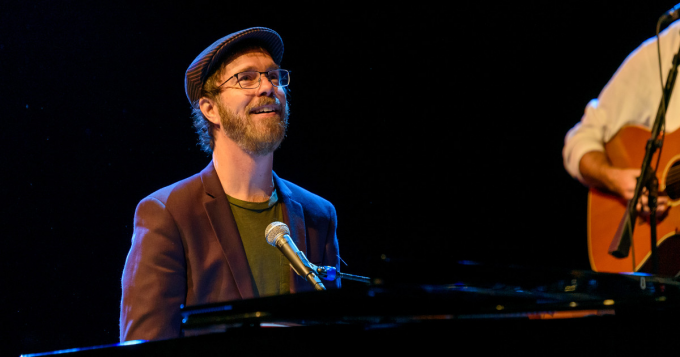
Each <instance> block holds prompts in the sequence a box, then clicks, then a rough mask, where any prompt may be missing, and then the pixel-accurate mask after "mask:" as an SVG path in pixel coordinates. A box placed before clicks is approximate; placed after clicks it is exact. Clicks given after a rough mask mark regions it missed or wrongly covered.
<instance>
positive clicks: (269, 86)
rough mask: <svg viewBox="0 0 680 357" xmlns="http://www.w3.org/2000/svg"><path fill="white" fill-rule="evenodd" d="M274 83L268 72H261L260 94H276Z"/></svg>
mask: <svg viewBox="0 0 680 357" xmlns="http://www.w3.org/2000/svg"><path fill="white" fill-rule="evenodd" d="M274 88H276V87H274V84H273V83H272V81H271V80H270V79H269V76H268V75H266V74H264V73H263V74H261V75H260V89H259V90H260V95H266V96H268V97H270V96H271V95H272V94H274Z"/></svg>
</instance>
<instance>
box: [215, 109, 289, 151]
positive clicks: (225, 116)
mask: <svg viewBox="0 0 680 357" xmlns="http://www.w3.org/2000/svg"><path fill="white" fill-rule="evenodd" d="M277 102H278V100H277V99H274V98H269V97H265V98H261V99H260V100H259V101H258V102H257V103H255V104H253V105H251V106H248V107H246V109H245V113H246V114H245V115H238V114H236V113H234V112H233V111H231V110H230V109H229V108H226V107H225V106H223V105H222V103H221V101H219V100H218V102H217V108H218V110H219V113H220V118H221V124H222V128H223V130H224V132H225V134H226V135H227V136H228V137H229V138H230V139H231V140H234V142H235V143H236V144H237V145H238V146H239V147H240V148H241V149H242V150H243V151H245V152H246V153H248V154H250V155H256V156H265V155H267V154H269V153H272V152H274V150H276V149H277V148H278V147H279V145H281V142H282V141H283V138H284V137H285V136H286V129H287V128H288V102H287V101H286V103H285V104H283V105H280V107H281V110H280V111H279V115H276V116H273V117H270V118H265V119H263V120H261V121H260V122H258V123H256V122H254V121H253V119H252V118H251V116H250V114H249V113H250V110H251V109H252V108H254V107H258V106H261V105H268V104H275V103H277Z"/></svg>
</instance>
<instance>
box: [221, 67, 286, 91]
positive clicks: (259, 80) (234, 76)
mask: <svg viewBox="0 0 680 357" xmlns="http://www.w3.org/2000/svg"><path fill="white" fill-rule="evenodd" d="M273 71H286V73H288V76H289V77H288V84H290V71H289V70H287V69H283V68H276V69H272V70H269V71H264V72H260V71H243V72H238V73H236V74H234V75H233V76H231V77H229V78H227V80H226V81H224V82H222V84H220V85H219V86H217V88H221V87H222V86H223V85H224V84H225V83H227V82H229V80H231V79H232V78H236V83H238V86H239V87H240V88H241V89H257V88H260V86H261V85H262V75H263V74H264V75H265V77H267V80H268V81H269V83H271V84H272V85H273V86H274V87H276V88H285V87H288V84H286V85H282V86H281V85H279V86H277V85H276V84H274V83H273V82H272V80H271V79H269V72H273ZM248 72H255V73H257V74H259V76H258V77H257V87H253V88H243V86H241V81H240V80H239V79H238V77H237V76H238V75H239V74H242V73H248Z"/></svg>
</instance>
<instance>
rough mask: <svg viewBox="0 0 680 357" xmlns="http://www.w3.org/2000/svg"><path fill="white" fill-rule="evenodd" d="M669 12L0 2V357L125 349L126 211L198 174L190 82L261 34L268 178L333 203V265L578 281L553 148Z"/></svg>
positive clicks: (580, 194) (624, 6)
mask: <svg viewBox="0 0 680 357" xmlns="http://www.w3.org/2000/svg"><path fill="white" fill-rule="evenodd" d="M673 5H674V3H673V2H672V1H657V2H653V3H651V2H645V3H644V4H643V3H641V2H620V1H602V2H583V3H572V2H570V3H565V2H559V3H557V2H544V3H543V4H541V5H540V6H534V5H529V4H516V3H511V2H502V3H492V2H480V3H479V4H476V5H472V4H467V5H455V6H453V5H451V6H448V7H444V8H443V7H442V6H441V5H435V4H428V3H423V2H418V6H413V5H410V6H400V7H397V6H396V5H394V4H391V5H390V6H385V7H382V6H372V7H367V6H362V7H355V6H351V5H345V4H344V3H335V5H324V6H322V7H321V8H319V7H318V6H319V5H315V6H310V7H306V8H294V7H289V6H286V5H285V4H281V3H278V4H264V3H261V2H248V3H244V4H243V5H236V4H234V3H228V2H214V3H210V2H195V1H187V2H177V3H176V4H174V5H168V4H166V3H156V4H154V3H150V2H142V3H136V2H122V1H120V2H113V1H110V2H93V1H58V2H57V1H27V2H9V3H3V4H2V7H1V8H0V104H1V107H0V108H1V111H0V113H1V114H0V116H1V118H2V120H1V121H0V122H1V123H2V130H0V145H2V146H1V147H0V148H1V149H2V154H1V155H0V170H1V172H2V175H1V176H0V177H1V178H2V185H0V199H1V200H2V205H1V207H2V208H1V209H2V212H1V215H0V217H2V218H1V219H2V221H1V222H2V226H1V227H2V230H1V232H2V236H1V237H2V242H3V244H2V248H0V249H1V250H0V251H1V252H2V254H1V256H2V260H1V264H2V265H0V267H1V271H2V272H3V273H2V280H0V284H1V285H0V291H1V292H2V294H0V309H1V310H0V311H1V314H0V326H1V327H0V341H2V343H1V344H0V355H10V356H12V355H13V356H17V355H18V354H20V353H35V352H45V351H52V350H57V349H64V348H72V347H83V346H93V345H100V344H109V343H115V342H116V341H117V339H118V312H119V303H120V293H121V291H120V276H121V272H122V268H123V264H124V261H125V257H126V254H127V251H128V249H129V246H130V238H131V224H132V218H133V213H134V209H135V206H136V204H137V202H138V201H139V200H141V199H142V198H143V197H144V196H146V195H147V194H149V193H151V192H153V191H155V190H156V189H158V188H161V187H163V186H166V185H168V184H171V183H173V182H175V181H177V180H180V179H182V178H185V177H188V176H190V175H192V174H194V173H196V172H198V171H200V170H201V169H202V168H203V167H205V165H207V163H208V162H209V158H208V157H207V156H206V155H205V154H204V153H202V152H201V151H200V150H199V149H198V147H197V146H196V137H195V134H194V133H193V130H192V127H191V122H190V119H189V112H190V107H189V104H188V102H187V99H186V97H185V94H184V87H183V76H184V72H185V70H186V68H187V67H188V65H189V63H191V61H192V60H193V59H194V58H195V56H196V55H197V54H198V53H200V52H201V51H202V50H203V49H204V48H205V47H207V46H208V45H210V44H211V43H212V42H214V41H215V40H217V39H218V38H220V37H222V36H224V35H226V34H228V33H231V32H234V31H237V30H241V29H244V28H247V27H252V26H266V27H270V28H273V29H274V30H276V31H277V32H279V33H280V34H281V36H282V37H283V39H284V43H285V55H284V60H283V67H284V68H287V69H289V70H291V71H292V73H293V74H292V83H291V91H292V94H291V99H290V100H291V110H292V111H291V113H292V115H291V125H290V129H289V134H288V137H287V139H286V140H285V141H284V143H283V145H282V147H281V149H280V150H279V151H278V152H277V153H276V155H275V157H276V158H275V170H276V171H277V173H278V174H279V175H280V176H282V177H284V178H287V179H289V180H291V181H293V182H295V183H297V184H299V185H301V186H303V187H305V188H307V189H309V190H311V191H312V192H315V193H317V194H319V195H321V196H323V197H325V198H327V199H329V200H330V201H331V202H333V203H334V204H335V206H336V208H337V211H338V217H339V227H338V235H339V238H340V244H341V254H342V258H343V259H344V260H345V261H346V262H347V263H348V266H346V267H344V268H343V269H344V271H345V272H348V273H354V274H360V275H367V276H372V277H375V276H376V275H379V274H381V272H384V271H385V263H386V260H385V259H383V258H381V256H383V255H384V256H385V257H386V258H387V259H388V260H390V261H400V262H410V261H417V260H430V261H432V262H437V263H449V262H450V263H452V264H453V263H454V262H456V261H458V260H462V259H466V260H473V261H478V262H481V263H485V264H498V265H501V266H502V265H514V266H522V267H527V268H529V269H537V270H539V269H588V255H587V246H586V203H587V201H586V199H587V189H586V188H584V187H583V186H582V185H581V184H579V183H578V182H576V181H575V180H573V179H572V178H571V177H570V176H569V175H568V174H567V173H566V172H565V171H564V169H563V166H562V157H561V149H562V144H563V138H564V135H565V133H566V132H567V130H568V129H569V128H571V127H572V126H573V125H574V124H575V123H576V122H577V121H578V120H579V119H580V117H581V114H582V112H583V109H584V107H585V105H586V104H587V102H588V101H589V100H590V99H591V98H594V97H596V96H597V95H598V93H599V91H600V89H601V88H602V87H603V86H604V85H605V84H606V82H607V80H608V79H609V78H610V77H611V75H612V74H613V73H614V71H615V70H616V69H617V67H618V66H619V64H620V63H621V62H622V61H623V59H624V58H625V57H626V55H627V54H628V53H629V52H630V51H632V50H633V49H634V48H635V47H637V46H638V45H639V44H640V43H641V42H642V41H643V40H645V39H647V38H649V37H652V36H654V34H655V26H656V21H657V19H658V18H659V16H660V15H661V14H662V13H663V12H664V11H666V10H668V9H669V8H671V7H672V6H673ZM420 267H423V266H422V265H420ZM347 284H351V282H350V283H347Z"/></svg>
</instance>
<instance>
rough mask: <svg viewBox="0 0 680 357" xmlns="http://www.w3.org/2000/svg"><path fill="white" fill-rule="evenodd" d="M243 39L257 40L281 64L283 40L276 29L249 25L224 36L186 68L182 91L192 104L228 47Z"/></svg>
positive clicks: (196, 99) (198, 96)
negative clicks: (249, 26)
mask: <svg viewBox="0 0 680 357" xmlns="http://www.w3.org/2000/svg"><path fill="white" fill-rule="evenodd" d="M244 40H259V41H260V43H261V44H262V45H263V46H264V48H265V49H266V50H267V51H269V54H270V55H271V56H272V59H273V60H274V62H275V63H276V64H277V65H281V59H282V58H283V40H282V39H281V36H279V34H278V33H276V31H274V30H272V29H268V28H266V27H251V28H249V29H245V30H241V31H238V32H234V33H232V34H229V35H227V36H224V37H222V38H221V39H219V40H217V41H215V43H213V44H212V45H210V46H208V48H206V49H205V50H203V52H201V54H200V55H198V57H196V59H194V61H193V62H191V65H189V68H187V72H186V74H185V76H184V91H185V92H186V94H187V98H188V99H189V103H191V105H192V106H193V105H195V104H196V103H197V102H198V100H199V99H200V98H201V90H202V88H203V84H204V83H205V80H206V79H207V77H208V74H210V73H212V71H213V70H214V69H215V67H216V66H217V65H219V63H220V60H221V59H222V57H223V56H224V55H225V54H227V53H229V49H230V48H233V47H234V45H235V44H237V43H239V42H241V41H244Z"/></svg>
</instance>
